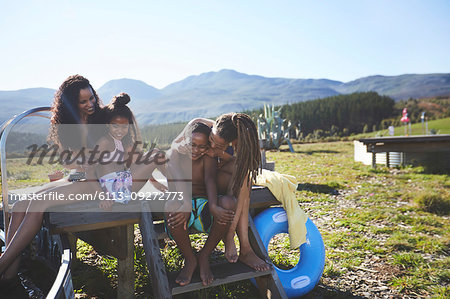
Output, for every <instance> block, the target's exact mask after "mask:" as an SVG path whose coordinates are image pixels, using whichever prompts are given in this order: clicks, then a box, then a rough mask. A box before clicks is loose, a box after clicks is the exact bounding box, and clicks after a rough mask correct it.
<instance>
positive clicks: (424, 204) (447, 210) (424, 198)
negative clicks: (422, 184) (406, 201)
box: [413, 191, 450, 215]
mask: <svg viewBox="0 0 450 299" xmlns="http://www.w3.org/2000/svg"><path fill="white" fill-rule="evenodd" d="M413 201H414V203H415V204H416V205H417V207H418V208H419V209H421V210H423V211H426V212H430V213H435V214H441V215H448V214H450V199H449V198H443V197H442V196H441V195H440V194H437V193H435V192H432V191H429V192H422V193H419V194H418V195H417V196H416V197H415V198H414V199H413Z"/></svg>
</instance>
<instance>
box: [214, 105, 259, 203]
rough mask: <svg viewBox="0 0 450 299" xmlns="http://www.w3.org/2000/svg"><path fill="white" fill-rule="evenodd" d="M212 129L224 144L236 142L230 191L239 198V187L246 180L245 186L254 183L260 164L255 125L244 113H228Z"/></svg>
mask: <svg viewBox="0 0 450 299" xmlns="http://www.w3.org/2000/svg"><path fill="white" fill-rule="evenodd" d="M214 127H215V129H216V132H217V134H218V135H219V137H221V138H223V139H224V140H225V141H226V142H232V141H234V140H237V145H236V151H237V155H236V162H235V164H234V170H233V176H232V179H231V180H232V182H231V189H232V191H233V195H234V196H235V197H238V196H239V192H240V190H241V186H242V185H243V183H244V180H245V179H247V182H246V183H247V184H250V178H251V180H252V181H256V176H257V175H258V168H259V166H260V164H261V153H260V150H259V142H258V132H257V129H256V126H255V123H254V122H253V121H252V119H251V118H250V117H249V116H248V115H247V114H244V113H228V114H223V115H221V116H220V117H219V118H218V119H217V120H216V122H215V124H214Z"/></svg>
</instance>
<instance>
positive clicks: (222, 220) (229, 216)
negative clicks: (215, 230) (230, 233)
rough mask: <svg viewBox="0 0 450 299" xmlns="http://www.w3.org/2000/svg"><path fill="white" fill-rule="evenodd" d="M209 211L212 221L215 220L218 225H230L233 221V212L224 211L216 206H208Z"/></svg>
mask: <svg viewBox="0 0 450 299" xmlns="http://www.w3.org/2000/svg"><path fill="white" fill-rule="evenodd" d="M209 209H210V211H211V214H212V215H213V217H214V219H217V222H218V223H219V224H220V225H227V224H229V223H231V222H232V221H233V219H234V211H233V210H225V209H224V208H222V207H219V206H217V205H210V206H209Z"/></svg>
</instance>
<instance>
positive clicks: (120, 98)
mask: <svg viewBox="0 0 450 299" xmlns="http://www.w3.org/2000/svg"><path fill="white" fill-rule="evenodd" d="M130 101H131V98H130V96H129V95H128V94H127V93H125V92H121V93H119V94H118V95H116V96H115V97H114V98H113V99H112V101H111V104H112V105H114V106H115V107H117V106H125V105H126V104H128V103H129V102H130Z"/></svg>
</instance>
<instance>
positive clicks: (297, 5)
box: [0, 0, 450, 90]
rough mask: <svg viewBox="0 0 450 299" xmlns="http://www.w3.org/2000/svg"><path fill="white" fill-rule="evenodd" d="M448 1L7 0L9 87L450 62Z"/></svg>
mask: <svg viewBox="0 0 450 299" xmlns="http://www.w3.org/2000/svg"><path fill="white" fill-rule="evenodd" d="M448 16H450V1H444V0H443V1H413V0H407V1H406V0H405V1H404V0H397V1H364V0H355V1H345V0H340V1H250V0H249V1H242V0H236V1H235V0H232V1H213V0H209V1H174V0H168V1H113V0H110V1H67V0H52V1H50V0H41V1H37V0H36V1H33V0H31V1H20V0H19V1H8V0H0V43H1V47H0V90H15V89H22V88H29V87H49V88H55V89H56V88H57V87H58V86H59V85H60V84H61V83H62V81H63V80H64V79H65V78H66V77H67V76H69V75H71V74H75V73H79V74H82V75H84V76H86V77H87V78H88V79H89V80H90V81H91V83H92V84H93V86H94V87H95V88H98V87H100V86H101V85H103V84H104V83H106V82H107V81H109V80H111V79H118V78H132V79H139V80H142V81H144V82H146V83H147V84H150V85H152V86H154V87H157V88H163V87H165V86H166V85H168V84H170V83H173V82H176V81H179V80H182V79H184V78H186V77H187V76H190V75H198V74H201V73H204V72H209V71H218V70H221V69H234V70H236V71H239V72H243V73H247V74H256V75H261V76H266V77H284V78H303V79H306V78H316V79H317V78H327V79H333V80H339V81H343V82H348V81H351V80H354V79H357V78H360V77H365V76H370V75H376V74H380V75H387V76H392V75H400V74H406V73H408V74H410V73H449V72H450V57H449V53H450V34H449V32H450V18H449V17H448Z"/></svg>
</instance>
